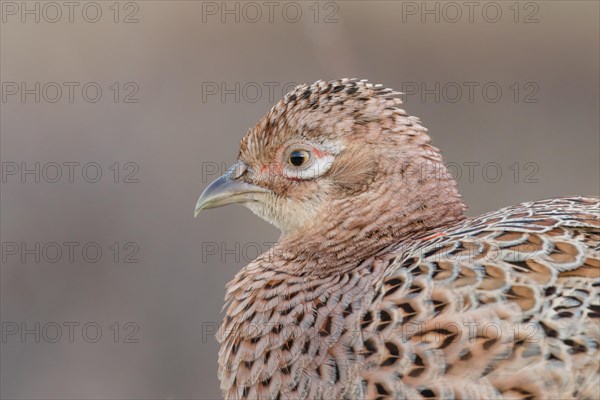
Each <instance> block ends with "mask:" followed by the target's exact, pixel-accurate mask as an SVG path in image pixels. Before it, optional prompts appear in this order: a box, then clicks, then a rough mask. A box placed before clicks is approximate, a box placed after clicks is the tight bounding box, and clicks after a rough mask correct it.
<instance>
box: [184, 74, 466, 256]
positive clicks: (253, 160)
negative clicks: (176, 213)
mask: <svg viewBox="0 0 600 400" xmlns="http://www.w3.org/2000/svg"><path fill="white" fill-rule="evenodd" d="M399 94H400V93H398V92H395V91H393V90H391V89H386V88H384V87H382V86H380V85H373V84H371V83H368V82H366V81H356V80H354V79H342V80H337V81H331V82H324V81H317V82H315V83H313V84H312V85H308V84H304V85H300V86H298V87H296V88H295V89H294V90H293V91H291V92H290V93H288V94H287V95H286V96H285V97H284V98H283V99H282V100H281V101H279V102H278V103H277V104H276V105H275V106H274V107H273V108H272V109H271V110H270V111H269V113H268V114H267V115H265V116H264V117H263V118H262V119H261V120H260V121H259V122H258V124H256V126H255V127H254V128H252V129H250V130H249V131H248V133H247V134H246V136H245V137H244V138H243V139H242V141H241V145H240V151H239V155H238V159H237V161H236V163H235V164H234V166H233V167H232V168H231V169H230V170H229V171H228V172H227V173H226V174H225V175H224V176H222V177H220V178H219V179H217V180H216V181H214V182H213V183H211V184H210V185H209V186H208V187H207V188H206V190H205V191H204V192H203V193H202V195H201V196H200V198H199V200H198V203H197V205H196V215H197V214H198V213H199V212H200V211H201V210H203V209H208V208H214V207H219V206H222V205H225V204H230V203H241V204H243V205H244V206H246V207H248V208H249V209H250V210H252V211H253V212H254V213H255V214H257V215H259V216H260V217H262V218H264V219H265V220H267V221H268V222H270V223H272V224H273V225H275V226H276V227H278V228H279V229H280V230H281V231H282V237H281V239H280V242H284V243H285V242H290V243H293V244H294V246H293V247H294V248H295V249H299V248H303V249H304V250H305V251H309V252H310V254H311V255H313V256H319V257H325V256H327V255H329V256H333V255H334V254H335V258H336V259H337V260H340V259H343V258H344V254H352V257H353V258H354V259H357V256H359V255H360V253H361V252H364V253H365V254H369V253H371V254H372V253H373V252H374V251H377V250H378V249H380V248H383V247H384V246H386V245H387V244H390V243H393V242H398V240H399V239H402V237H404V236H405V237H410V236H411V235H416V234H420V233H424V232H427V231H429V230H431V229H434V228H436V227H438V226H442V225H445V224H447V223H449V222H451V221H454V220H457V219H461V218H463V212H464V208H465V207H464V204H463V203H462V201H461V198H460V195H459V194H458V191H457V189H456V183H455V181H454V180H453V179H452V177H451V176H450V174H449V173H448V172H447V170H446V168H445V166H444V163H443V160H442V157H441V155H440V153H439V150H438V149H436V148H435V147H433V146H431V145H429V142H430V138H429V136H428V135H427V130H426V129H425V128H424V127H423V126H421V125H420V122H419V119H418V118H415V117H412V116H408V115H407V113H406V112H405V111H404V110H402V109H401V108H400V107H399V106H400V104H401V100H400V98H399V97H398V95H399ZM300 244H302V245H300ZM308 249H310V250H308ZM297 251H300V250H297Z"/></svg>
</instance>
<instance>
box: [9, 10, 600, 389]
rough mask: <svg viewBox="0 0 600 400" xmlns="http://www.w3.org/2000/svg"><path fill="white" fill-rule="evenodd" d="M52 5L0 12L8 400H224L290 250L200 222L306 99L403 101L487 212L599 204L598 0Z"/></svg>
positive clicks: (242, 213) (254, 229)
mask: <svg viewBox="0 0 600 400" xmlns="http://www.w3.org/2000/svg"><path fill="white" fill-rule="evenodd" d="M54 4H58V5H59V8H60V9H61V10H60V11H61V15H60V16H59V14H57V10H56V7H55V6H53V5H50V6H48V5H47V3H46V2H35V1H27V2H9V1H2V2H1V7H2V24H1V30H0V34H1V39H0V46H1V49H0V57H1V61H0V77H1V81H2V102H1V103H0V106H1V110H0V114H1V115H0V118H1V125H0V128H1V143H0V144H1V158H2V174H3V175H2V190H1V197H0V199H1V232H0V233H1V241H2V265H1V270H0V272H1V288H0V289H1V308H0V311H1V321H2V332H1V333H2V341H1V365H0V367H1V382H0V383H1V385H0V387H1V389H0V390H1V391H0V395H1V397H2V398H4V399H217V398H220V392H219V387H218V380H217V376H216V369H217V362H216V360H217V351H218V344H217V342H216V340H215V339H214V335H213V332H214V330H215V327H216V325H217V324H218V323H219V322H220V320H221V314H220V309H221V305H222V299H223V296H224V293H225V289H224V286H225V284H226V283H227V282H228V281H229V280H230V279H231V278H232V276H233V275H234V274H235V273H236V271H238V270H239V269H240V268H242V267H243V266H244V265H245V264H246V263H247V262H248V261H250V259H252V258H254V256H256V254H257V253H258V251H265V250H267V249H268V247H269V246H270V243H271V242H273V241H275V240H276V238H277V236H278V233H277V232H276V230H275V229H274V228H272V227H270V226H269V225H267V224H266V223H265V222H263V221H261V220H259V219H257V218H256V217H255V216H253V215H252V214H251V213H250V212H249V211H247V210H246V209H244V208H243V207H240V206H232V207H228V208H224V209H218V210H214V211H210V212H206V213H203V214H202V215H201V216H200V217H199V218H198V219H195V220H194V219H193V218H192V214H193V210H194V205H195V203H196V199H197V197H198V195H199V194H200V192H201V191H202V189H203V188H204V187H205V186H206V185H207V183H208V182H209V181H211V180H212V179H214V178H216V177H217V174H218V170H220V172H222V171H223V170H224V169H225V168H226V167H227V166H228V165H230V164H231V162H232V161H233V160H234V158H235V156H236V154H237V148H238V143H239V140H240V138H241V137H242V136H243V135H244V133H245V132H246V130H247V129H248V127H250V126H252V125H253V124H254V123H255V122H256V121H257V120H258V119H259V118H260V117H261V116H262V115H263V114H264V113H265V112H266V111H267V110H268V109H269V108H270V107H271V106H272V104H273V103H274V102H275V101H276V100H277V99H278V98H280V97H281V96H282V95H283V93H284V92H285V91H286V90H287V89H290V88H291V87H292V86H293V84H294V83H297V82H312V81H315V80H317V79H326V80H330V79H335V78H341V77H357V78H368V79H370V80H371V81H373V82H379V83H382V84H384V85H385V86H388V87H392V88H395V89H398V90H402V89H404V90H405V91H406V92H407V95H406V96H405V97H406V107H405V108H406V109H407V110H408V111H409V112H410V113H411V114H413V115H417V116H419V117H420V118H421V119H422V121H423V124H424V125H425V126H427V127H428V128H429V130H430V133H431V135H432V137H433V139H434V144H435V145H437V146H438V147H439V148H441V149H443V151H444V154H445V157H446V160H447V161H448V163H451V165H452V171H453V173H454V174H455V175H456V177H457V178H458V179H459V185H460V189H461V191H462V193H463V195H464V197H465V200H466V202H467V204H468V205H469V206H470V208H469V214H470V215H475V214H478V213H482V212H485V211H491V210H494V209H498V208H500V207H503V206H508V205H512V204H516V203H519V202H521V201H526V200H534V199H542V198H547V197H552V196H563V195H575V194H587V195H598V194H599V192H600V187H599V186H600V177H599V173H600V165H599V163H600V161H599V149H600V140H599V107H600V103H599V102H600V93H599V90H600V89H599V85H600V82H599V75H600V74H599V71H600V65H599V49H600V43H599V40H600V39H599V38H600V31H599V11H600V10H599V4H600V3H598V2H596V1H543V2H542V1H540V2H516V3H515V2H513V1H510V2H508V1H507V2H504V1H500V2H495V3H493V4H491V3H490V2H474V5H473V6H472V7H473V8H472V9H469V8H468V7H467V6H465V5H464V3H463V2H454V3H453V2H450V3H448V2H392V1H383V2H378V1H373V2H368V3H367V2H364V3H363V2H358V1H356V2H354V1H352V2H336V3H334V2H321V3H317V2H313V1H309V2H274V3H272V5H269V4H266V3H265V2H251V3H242V2H231V1H230V2H201V1H134V2H116V3H115V2H113V1H96V2H82V3H77V5H76V6H73V7H74V8H73V9H72V15H69V11H70V10H69V8H68V7H67V6H64V5H62V2H58V3H54ZM248 4H250V5H248ZM449 4H450V5H449ZM269 7H272V8H271V10H272V13H271V14H269V10H270V9H269ZM32 10H33V11H32ZM98 10H100V12H101V14H98ZM257 10H260V12H261V14H260V15H259V14H258V13H257ZM298 10H300V14H299V13H298ZM498 10H499V11H498ZM459 12H460V14H459ZM36 19H38V20H39V21H36ZM94 21H95V22H94ZM36 82H38V83H39V87H38V86H36ZM23 85H24V86H23ZM57 86H58V87H60V88H61V90H62V93H61V94H60V95H59V92H58V91H57ZM69 87H72V88H73V92H72V97H71V98H70V96H69V94H70V93H69V89H68V88H69ZM84 88H85V89H84ZM98 88H100V90H101V91H102V95H101V97H99V98H96V97H97V94H96V90H97V89H98ZM457 88H459V89H461V91H460V92H459V91H458V90H457ZM498 88H499V89H500V91H501V92H500V95H498V93H499V92H498V91H497V90H498ZM36 96H38V97H39V99H36ZM36 100H37V101H36ZM36 163H39V164H36ZM65 163H67V164H65ZM77 163H78V164H77ZM115 163H117V164H115ZM36 165H37V166H36ZM57 165H58V166H59V168H57ZM69 166H71V167H69ZM36 168H37V170H38V172H37V174H38V175H39V176H37V177H36V172H35V171H36ZM70 169H71V171H72V172H73V175H72V176H71V177H70V176H69V172H70ZM25 170H33V172H31V173H25V174H23V172H26V171H25ZM57 171H60V173H61V174H62V176H61V177H60V178H59V179H57ZM98 171H100V172H101V174H102V175H101V177H100V178H96V174H97V173H98ZM117 171H118V174H116V172H117ZM498 173H501V175H500V176H499V175H498ZM70 178H71V179H70ZM96 179H98V181H97V182H94V181H95V180H96ZM36 180H37V181H39V182H36ZM71 181H72V182H71ZM115 181H116V182H115ZM65 243H74V244H72V245H69V244H65ZM36 246H38V247H36ZM69 246H71V247H72V248H73V254H72V257H71V258H70V257H69V254H68V253H69V251H68V249H69V248H70V247H69ZM57 247H58V248H59V249H61V252H62V253H61V254H59V253H58V252H57ZM84 248H85V251H84ZM98 248H100V249H101V251H102V254H101V255H99V256H98V255H96V253H95V252H96V251H97V249H98ZM117 249H118V250H117ZM37 257H39V260H36V258H37ZM94 261H95V262H94ZM128 261H137V262H128ZM57 327H58V328H60V332H59V330H58V329H57ZM69 327H71V328H69ZM98 327H99V328H100V329H101V330H102V331H101V332H99V331H98V330H97V329H98ZM58 333H61V336H60V337H58V336H57V335H58ZM70 333H71V335H70Z"/></svg>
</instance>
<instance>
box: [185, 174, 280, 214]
mask: <svg viewBox="0 0 600 400" xmlns="http://www.w3.org/2000/svg"><path fill="white" fill-rule="evenodd" d="M245 171H246V165H244V164H243V163H237V164H235V165H234V166H233V167H232V168H231V169H230V170H229V171H228V172H227V173H226V174H225V175H223V176H221V177H220V178H217V179H216V180H214V181H213V182H212V183H211V184H210V185H208V187H207V188H206V189H204V192H202V194H201V195H200V198H199V199H198V202H197V203H196V211H195V212H194V218H195V217H197V216H198V214H200V211H202V210H208V209H210V208H217V207H221V206H224V205H227V204H233V203H246V202H248V201H257V199H256V194H257V193H265V192H269V190H268V189H265V188H263V187H260V186H256V185H252V184H250V183H246V182H243V181H241V180H239V179H238V178H239V177H241V176H242V174H243V173H244V172H245Z"/></svg>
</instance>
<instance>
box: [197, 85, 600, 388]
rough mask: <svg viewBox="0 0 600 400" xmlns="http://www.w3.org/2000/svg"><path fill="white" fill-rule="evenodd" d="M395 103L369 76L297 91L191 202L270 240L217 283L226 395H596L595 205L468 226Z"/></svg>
mask: <svg viewBox="0 0 600 400" xmlns="http://www.w3.org/2000/svg"><path fill="white" fill-rule="evenodd" d="M399 105H400V100H399V99H398V96H397V93H396V92H394V91H392V90H389V89H385V88H382V87H380V86H374V85H371V84H369V83H368V82H365V81H355V80H348V79H344V80H340V81H333V82H323V81H318V82H316V83H314V84H312V85H302V86H299V87H297V88H296V89H295V90H293V91H292V92H291V93H289V94H288V95H286V96H285V98H284V99H283V100H282V101H280V102H279V103H278V104H277V105H276V106H275V107H273V108H272V109H271V111H270V112H269V113H268V114H267V115H266V116H265V117H264V118H262V119H261V121H260V122H259V123H258V124H257V125H256V126H255V127H254V128H253V129H251V130H250V131H249V132H248V134H247V135H246V136H245V137H244V139H243V140H242V143H241V149H240V153H239V157H238V161H237V163H236V165H235V166H234V167H233V168H232V170H231V171H230V172H229V173H228V174H227V175H226V176H224V177H222V178H220V179H219V180H218V181H216V182H215V183H213V184H211V186H210V187H209V188H207V190H206V191H205V193H204V194H203V195H202V196H201V198H200V200H199V202H198V206H197V212H198V211H200V210H201V209H204V208H211V207H217V206H220V205H224V204H228V203H233V202H238V203H243V204H244V205H246V206H247V207H248V208H250V209H251V210H252V211H253V212H255V213H256V214H258V215H259V216H261V217H263V218H265V219H266V220H267V221H269V222H271V223H273V224H274V225H276V226H277V227H279V228H280V229H281V230H282V236H281V238H280V240H279V242H278V243H277V245H276V246H274V248H272V249H271V250H270V251H269V252H267V253H265V254H262V255H261V256H260V257H258V258H257V259H256V260H254V261H253V262H251V263H250V264H249V265H248V266H246V267H245V268H244V269H242V270H241V271H240V272H239V273H238V274H237V275H236V277H235V278H234V279H233V281H231V282H230V283H229V285H228V288H227V295H226V306H225V308H226V310H227V311H226V316H225V319H224V321H223V324H222V326H221V329H220V331H219V333H218V339H219V341H220V342H221V351H220V353H219V372H218V374H219V378H220V380H221V389H222V391H223V395H224V396H225V397H226V398H228V399H294V400H296V399H341V398H345V399H386V398H396V399H418V398H444V399H495V398H497V399H533V398H544V399H550V398H556V399H568V398H577V399H593V398H599V397H600V375H599V364H600V362H599V360H600V353H599V350H598V346H599V343H600V318H599V317H600V255H599V246H600V215H599V214H600V203H599V200H598V199H597V198H584V197H574V198H563V199H551V200H545V201H537V202H531V203H524V204H520V205H518V206H514V207H508V208H505V209H502V210H499V211H496V212H493V213H489V214H486V215H483V216H480V217H476V218H466V217H465V216H464V214H463V213H464V210H465V206H464V204H463V202H462V200H461V197H460V195H459V194H458V191H457V188H456V183H455V182H454V180H453V179H452V177H451V176H450V174H449V173H448V172H447V170H446V168H445V166H444V163H443V160H442V157H441V155H440V152H439V151H438V149H436V148H435V147H433V146H431V145H430V144H429V141H430V138H429V136H428V134H427V130H426V129H425V128H423V127H422V126H421V125H420V123H419V120H418V119H417V118H414V117H411V116H408V115H407V114H406V112H405V111H404V110H402V109H401V108H399Z"/></svg>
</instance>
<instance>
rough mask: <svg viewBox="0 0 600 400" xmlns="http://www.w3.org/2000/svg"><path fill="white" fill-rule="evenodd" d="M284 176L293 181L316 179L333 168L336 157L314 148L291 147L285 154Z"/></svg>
mask: <svg viewBox="0 0 600 400" xmlns="http://www.w3.org/2000/svg"><path fill="white" fill-rule="evenodd" d="M284 154H285V156H284V160H283V162H284V165H285V167H284V168H283V170H282V174H283V175H284V176H285V177H287V178H290V179H293V180H307V179H314V178H317V177H319V176H321V175H323V174H324V173H325V172H327V170H328V169H329V168H330V167H331V163H332V162H333V160H334V156H333V155H331V154H329V153H326V152H323V151H320V150H319V149H317V148H315V147H312V146H298V145H296V146H290V147H289V150H288V151H285V152H284Z"/></svg>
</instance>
